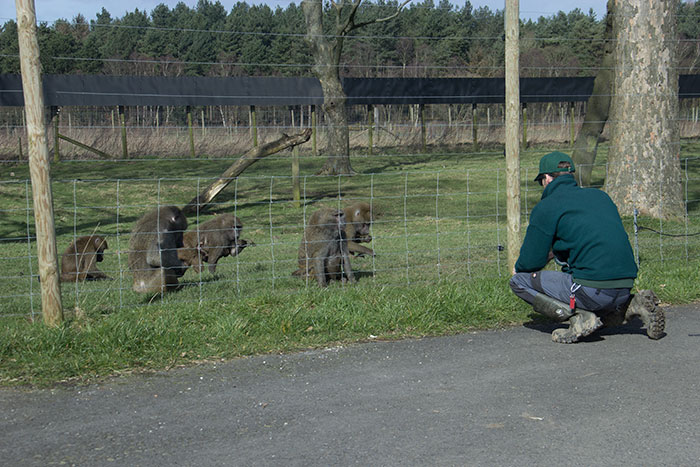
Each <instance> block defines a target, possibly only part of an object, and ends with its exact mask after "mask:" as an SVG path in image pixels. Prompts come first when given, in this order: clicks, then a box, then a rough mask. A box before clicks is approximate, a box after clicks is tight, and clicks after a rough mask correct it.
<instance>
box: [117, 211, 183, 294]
mask: <svg viewBox="0 0 700 467" xmlns="http://www.w3.org/2000/svg"><path fill="white" fill-rule="evenodd" d="M185 229H187V218H186V217H185V215H184V214H182V211H180V209H179V208H177V207H176V206H161V207H159V208H156V209H154V210H152V211H149V212H147V213H146V214H144V216H143V217H142V218H141V219H139V221H138V222H136V225H135V226H134V228H133V230H132V231H131V239H130V240H129V268H130V269H131V271H132V272H133V274H134V287H133V289H134V291H135V292H150V293H154V292H166V291H168V290H172V289H175V288H177V285H178V277H180V276H182V275H183V274H184V273H185V269H184V268H183V264H182V261H180V259H179V258H178V257H177V251H178V248H182V235H183V233H184V231H185Z"/></svg>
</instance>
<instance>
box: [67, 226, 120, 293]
mask: <svg viewBox="0 0 700 467" xmlns="http://www.w3.org/2000/svg"><path fill="white" fill-rule="evenodd" d="M107 248H108V246H107V240H106V239H105V238H104V237H101V236H99V235H85V236H82V237H78V238H76V239H75V241H74V242H73V243H71V244H70V245H69V246H68V248H66V251H64V252H63V256H61V281H63V282H76V281H85V280H91V281H92V280H100V279H111V277H109V276H107V274H105V273H103V272H102V271H100V270H99V269H98V268H97V264H96V263H99V262H100V261H102V260H103V259H104V251H105V250H106V249H107Z"/></svg>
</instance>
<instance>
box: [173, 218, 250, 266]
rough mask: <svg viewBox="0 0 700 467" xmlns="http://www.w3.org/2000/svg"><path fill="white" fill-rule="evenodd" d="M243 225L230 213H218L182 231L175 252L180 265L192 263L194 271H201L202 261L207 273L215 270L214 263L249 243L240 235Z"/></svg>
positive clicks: (237, 252)
mask: <svg viewBox="0 0 700 467" xmlns="http://www.w3.org/2000/svg"><path fill="white" fill-rule="evenodd" d="M242 230H243V224H242V223H241V221H240V220H239V219H238V218H237V217H236V216H234V215H233V214H220V215H218V216H216V217H215V218H213V219H211V220H208V221H207V222H204V223H203V224H201V225H199V226H198V227H197V228H196V229H195V230H192V231H189V232H185V236H184V238H183V248H181V249H179V250H178V252H177V255H178V258H180V260H181V261H182V262H183V263H184V267H185V268H188V267H190V266H192V268H193V269H194V271H195V272H197V273H199V272H200V271H201V270H202V263H209V272H211V273H212V274H214V273H215V272H216V264H217V262H218V261H219V259H220V258H223V257H225V256H236V255H237V254H239V253H240V252H241V251H243V249H244V248H245V247H247V246H251V245H253V243H251V242H248V241H247V240H244V239H242V238H241V231H242Z"/></svg>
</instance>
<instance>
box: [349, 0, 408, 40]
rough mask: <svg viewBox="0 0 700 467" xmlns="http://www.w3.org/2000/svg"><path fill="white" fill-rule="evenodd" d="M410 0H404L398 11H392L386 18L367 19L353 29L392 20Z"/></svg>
mask: <svg viewBox="0 0 700 467" xmlns="http://www.w3.org/2000/svg"><path fill="white" fill-rule="evenodd" d="M410 2H411V0H404V2H403V3H402V4H401V5H399V6H398V7H397V8H396V11H395V12H394V13H392V14H391V15H389V16H387V17H385V18H378V19H375V20H372V21H366V22H364V23H359V24H355V25H353V28H352V29H358V28H362V27H365V26H367V25H369V24H375V23H383V22H385V21H389V20H392V19H394V18H396V17H397V16H399V13H401V10H403V7H405V6H406V5H408V4H409V3H410ZM348 32H349V31H348Z"/></svg>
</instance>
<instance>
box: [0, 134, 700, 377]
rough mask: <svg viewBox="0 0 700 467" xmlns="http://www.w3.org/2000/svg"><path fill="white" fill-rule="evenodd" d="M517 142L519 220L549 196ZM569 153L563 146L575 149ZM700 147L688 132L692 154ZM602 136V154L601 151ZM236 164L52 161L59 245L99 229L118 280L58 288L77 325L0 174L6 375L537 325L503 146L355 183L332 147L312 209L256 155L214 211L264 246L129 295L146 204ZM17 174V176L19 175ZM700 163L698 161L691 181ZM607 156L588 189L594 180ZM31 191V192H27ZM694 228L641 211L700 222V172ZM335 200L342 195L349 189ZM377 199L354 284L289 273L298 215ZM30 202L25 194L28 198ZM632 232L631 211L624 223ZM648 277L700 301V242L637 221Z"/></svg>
mask: <svg viewBox="0 0 700 467" xmlns="http://www.w3.org/2000/svg"><path fill="white" fill-rule="evenodd" d="M552 149H553V148H551V147H548V148H536V149H533V150H528V151H526V152H524V153H523V154H522V161H521V168H522V170H523V184H522V190H523V191H522V204H523V211H524V216H523V222H525V221H526V217H525V215H526V213H527V212H529V210H531V209H532V207H533V206H534V205H535V204H536V203H537V201H538V200H539V197H540V194H541V189H540V188H539V187H536V186H535V185H534V184H533V183H531V179H532V178H534V173H535V172H536V166H537V160H538V159H539V157H540V156H541V155H542V154H543V153H544V152H547V151H549V150H552ZM564 150H565V149H564ZM698 153H700V144H698V143H696V142H689V143H684V145H683V148H682V154H681V156H682V157H693V156H696V155H697V154H698ZM606 154H607V148H606V147H603V148H602V149H601V152H600V153H599V161H598V162H599V163H604V160H605V156H606ZM231 162H232V161H231V160H220V159H211V160H210V159H205V158H202V159H197V160H185V161H169V160H162V159H158V160H156V159H153V160H140V161H129V162H104V161H89V162H88V161H82V162H79V161H76V162H61V163H59V164H54V166H53V167H52V180H53V193H54V206H55V217H56V231H57V243H58V248H59V252H61V251H62V250H63V249H64V248H65V247H66V246H67V245H68V244H69V243H70V242H71V241H72V239H73V238H74V235H86V234H89V233H92V232H93V231H95V232H98V233H100V234H103V235H106V236H107V239H108V242H109V249H108V250H107V252H106V253H107V254H106V257H105V261H104V262H103V263H100V267H101V269H102V270H103V271H105V272H106V273H108V274H109V275H110V276H112V277H113V278H114V280H112V281H102V282H93V283H81V284H63V286H62V300H63V306H64V310H65V315H66V321H65V323H64V324H63V325H61V326H60V327H58V328H49V327H46V326H44V325H42V324H37V323H36V322H37V321H38V322H40V321H41V305H40V301H41V297H40V293H39V292H40V288H39V283H38V282H37V278H36V274H37V271H38V269H37V264H36V245H35V242H33V241H32V242H28V240H27V237H28V236H33V235H34V232H33V217H32V216H33V213H32V212H31V197H30V196H31V195H30V191H28V190H30V186H29V184H28V183H27V182H26V179H27V178H28V172H27V168H26V166H23V165H17V166H14V167H9V168H7V170H5V169H6V168H3V181H0V202H2V206H3V211H2V223H0V264H1V265H2V268H3V272H2V276H3V278H4V280H3V281H2V282H1V283H0V300H2V302H3V306H2V308H1V309H0V385H11V384H29V385H36V386H46V385H51V384H55V383H56V382H60V381H72V382H84V381H92V380H94V379H96V378H102V377H105V376H107V375H113V374H119V373H123V372H129V371H142V370H152V369H163V368H168V367H171V366H173V365H182V364H190V363H192V362H196V361H200V360H213V359H229V358H236V357H240V356H246V355H254V354H260V353H268V352H288V351H295V350H300V349H307V348H315V347H320V346H327V345H335V344H340V343H342V344H345V343H351V342H358V341H365V340H371V339H398V338H403V337H408V336H428V335H441V334H449V333H457V332H464V331H468V330H472V329H485V328H493V327H499V326H508V325H516V324H521V323H523V322H526V321H529V320H531V319H537V318H536V317H535V316H534V315H533V314H532V312H531V310H530V309H529V307H528V306H527V305H526V304H524V303H523V302H521V301H520V300H518V299H517V298H516V297H514V296H513V294H512V293H511V292H510V289H509V288H508V285H507V282H508V278H509V276H510V273H509V271H508V270H507V269H508V268H507V255H508V252H507V251H505V250H504V249H503V248H499V245H505V244H506V217H505V214H506V208H505V178H504V170H503V168H504V165H505V161H504V158H503V156H502V150H501V149H499V148H494V149H493V150H487V151H483V152H481V153H478V154H471V153H469V152H464V151H462V150H461V149H460V150H457V149H450V148H439V149H436V150H434V151H433V152H431V153H429V154H405V153H400V152H398V151H395V152H392V151H387V152H386V153H384V154H381V155H377V156H373V157H363V156H361V155H357V156H355V157H354V158H353V167H354V168H355V170H356V171H357V172H358V174H357V175H355V176H353V177H316V176H312V175H311V174H314V173H315V172H316V171H317V170H318V168H319V167H320V165H321V164H322V163H323V158H311V157H306V158H302V175H306V177H304V178H303V179H302V193H303V194H302V197H303V199H302V206H301V207H299V208H296V207H295V206H294V203H293V201H292V200H291V180H290V178H289V176H288V174H289V173H290V161H289V157H288V154H281V155H275V156H271V157H270V158H268V159H264V160H262V161H260V162H258V163H257V164H255V165H253V166H252V167H251V168H250V169H249V170H248V171H246V173H245V174H244V175H243V176H242V177H241V178H240V179H238V180H237V181H235V182H233V183H231V185H229V187H228V188H227V189H226V190H225V191H224V192H223V193H222V194H221V195H220V197H218V198H217V199H216V204H215V205H214V206H213V208H212V210H211V211H210V212H207V213H206V215H202V217H201V218H200V219H193V218H190V225H194V224H196V223H197V221H200V222H201V221H204V220H207V219H208V218H210V217H211V215H212V214H214V213H217V212H234V213H235V214H236V215H237V216H238V217H239V218H240V219H241V220H242V221H243V224H244V235H243V237H244V238H246V239H248V240H251V241H253V242H255V244H256V245H255V246H253V247H250V248H248V249H246V250H245V251H244V252H243V253H242V254H241V255H239V256H237V257H235V258H224V259H222V260H221V261H220V262H219V267H218V270H217V274H216V275H211V274H210V273H209V272H204V273H202V274H201V275H197V274H195V273H194V272H193V271H188V272H187V273H186V275H185V276H184V277H183V279H182V281H181V282H182V283H184V287H183V288H182V289H181V290H180V291H178V292H175V293H172V294H169V295H166V296H164V297H162V298H161V297H156V298H154V299H151V297H147V296H143V295H138V294H135V293H134V292H132V291H131V273H130V272H129V270H128V268H127V267H126V251H127V248H128V240H129V232H130V230H131V226H132V225H133V223H134V222H135V221H136V220H137V219H138V218H139V216H140V215H141V214H142V213H143V212H144V211H145V210H146V209H148V208H149V207H153V206H154V205H155V204H156V203H160V204H176V205H180V206H182V205H184V204H186V203H187V202H188V201H189V200H190V199H191V198H192V197H194V195H195V194H196V193H197V191H198V190H199V189H201V188H203V187H204V186H206V185H207V184H208V181H209V179H210V178H211V177H216V176H217V175H219V174H220V173H221V172H223V171H224V169H225V168H227V167H228V165H230V164H231ZM10 172H13V175H9V173H10ZM698 172H700V166H698V164H697V163H693V162H691V163H690V166H689V167H688V173H689V178H690V180H691V182H692V180H695V179H697V176H698ZM603 175H604V167H602V166H601V167H596V169H595V170H594V174H593V183H594V184H596V183H598V184H599V183H601V181H602V177H603ZM28 193H29V194H28ZM687 197H688V200H689V204H688V205H689V210H690V211H691V212H690V214H691V215H690V216H689V219H688V221H687V223H686V222H685V221H684V222H664V223H663V224H662V225H659V221H652V220H651V219H644V218H641V219H640V220H639V224H640V225H642V226H647V227H650V228H654V229H657V230H663V231H664V232H665V233H674V234H681V235H682V234H686V233H693V232H698V231H700V216H697V211H698V202H697V201H696V200H698V199H700V184H697V183H689V184H688V195H687ZM340 199H342V201H339V200H340ZM353 200H365V201H371V202H372V203H373V205H374V206H375V208H376V211H377V212H378V216H377V219H376V221H375V223H374V225H373V228H372V235H373V238H374V240H373V243H372V244H371V245H369V246H370V247H371V248H373V249H374V250H375V252H376V253H377V256H376V257H375V258H367V257H365V258H354V259H353V261H352V264H353V269H354V270H355V271H356V276H357V277H358V282H357V283H356V284H353V285H343V284H341V283H335V284H332V285H331V286H330V287H328V289H325V290H320V289H319V288H318V286H317V285H316V284H315V283H313V282H312V283H306V282H305V281H304V280H300V279H298V278H295V277H292V276H291V272H292V271H293V270H294V269H296V255H297V248H298V245H299V241H300V238H301V232H302V230H303V223H304V219H305V218H308V216H309V215H310V213H311V212H313V210H315V209H317V208H318V207H319V206H320V205H326V206H338V205H346V204H348V203H350V202H351V201H353ZM28 203H29V206H28ZM624 221H625V224H626V227H627V228H628V232H630V234H631V233H632V232H633V227H632V220H631V219H625V220H624ZM638 243H639V247H640V248H639V251H640V261H641V269H640V275H639V279H638V281H637V286H638V287H640V288H653V289H654V290H655V291H657V293H658V294H659V295H660V297H661V298H662V300H663V301H664V302H667V303H686V302H689V301H692V300H697V299H698V298H700V291H698V290H697V287H694V285H695V284H697V282H698V274H699V273H698V270H699V269H700V268H698V257H700V238H699V237H697V236H688V237H686V236H682V237H666V236H664V237H660V236H659V235H657V234H654V233H653V232H650V231H648V230H642V231H640V233H639V237H638Z"/></svg>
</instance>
